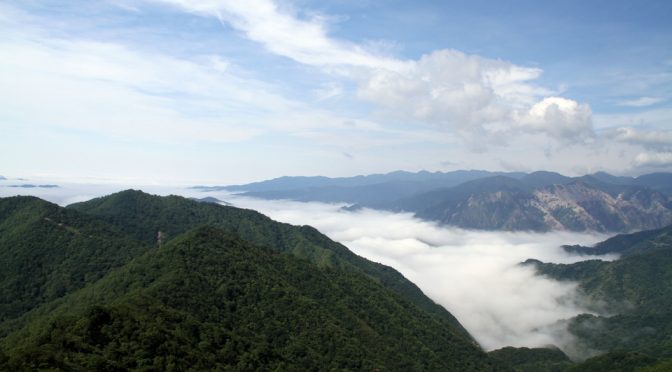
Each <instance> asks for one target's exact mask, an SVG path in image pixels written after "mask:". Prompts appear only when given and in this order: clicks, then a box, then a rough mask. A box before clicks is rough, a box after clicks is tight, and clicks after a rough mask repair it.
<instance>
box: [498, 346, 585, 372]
mask: <svg viewBox="0 0 672 372" xmlns="http://www.w3.org/2000/svg"><path fill="white" fill-rule="evenodd" d="M488 354H489V355H490V357H492V358H493V359H495V360H496V361H498V362H500V363H502V364H504V365H507V366H509V367H511V368H512V369H513V370H515V371H517V372H560V371H564V370H566V369H567V368H569V367H571V366H572V365H573V363H572V361H570V360H569V358H568V357H567V355H565V353H563V352H562V350H560V349H557V348H551V347H549V348H527V347H521V348H515V347H510V346H508V347H504V348H501V349H498V350H493V351H491V352H489V353H488Z"/></svg>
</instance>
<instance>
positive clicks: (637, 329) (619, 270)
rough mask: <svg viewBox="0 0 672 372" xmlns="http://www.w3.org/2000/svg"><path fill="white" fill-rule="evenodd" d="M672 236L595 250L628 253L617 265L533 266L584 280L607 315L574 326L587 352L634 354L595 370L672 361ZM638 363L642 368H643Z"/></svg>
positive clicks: (584, 288)
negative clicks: (648, 361) (608, 366)
mask: <svg viewBox="0 0 672 372" xmlns="http://www.w3.org/2000/svg"><path fill="white" fill-rule="evenodd" d="M671 232H672V228H670V227H667V228H663V229H659V230H654V231H651V232H642V233H636V234H631V235H624V236H618V237H615V238H612V239H609V240H607V241H605V242H603V243H601V244H598V245H597V247H596V248H593V249H596V250H598V251H602V252H620V253H622V257H621V258H620V259H618V260H616V261H612V262H604V261H598V260H590V261H584V262H579V263H575V264H570V265H559V264H542V263H540V262H538V261H528V262H527V263H528V264H535V265H536V266H537V269H538V271H539V272H541V273H543V274H545V275H548V276H550V277H552V278H556V279H560V280H573V281H578V282H579V283H580V286H579V289H580V291H581V292H582V293H583V294H584V295H585V297H586V298H587V299H588V300H589V305H591V306H592V307H593V310H594V311H596V312H597V313H600V314H604V315H601V316H598V315H590V314H583V315H580V316H578V317H575V318H573V319H572V320H571V321H570V322H569V330H570V331H571V332H572V333H573V334H574V335H575V336H576V337H577V338H578V341H579V343H580V345H582V347H583V348H585V349H588V350H594V351H602V352H605V351H614V352H616V351H618V350H627V351H628V353H626V352H621V353H620V354H619V353H615V354H614V353H609V354H607V355H606V356H603V357H602V358H601V359H595V360H593V361H592V362H591V363H593V364H594V365H595V366H596V367H595V368H598V367H597V366H598V365H602V364H604V365H608V364H609V363H616V364H614V365H618V363H625V364H627V365H628V366H630V365H637V366H644V364H643V362H642V361H643V360H644V359H646V358H649V359H651V360H652V361H653V362H655V361H659V362H661V363H664V361H665V360H666V359H669V358H672V238H671ZM573 249H576V247H574V248H573ZM641 355H644V356H645V357H646V358H643V357H641ZM638 361H639V362H642V363H640V364H637V363H639V362H638ZM653 362H652V363H650V364H653ZM593 364H590V365H593ZM625 364H624V365H625ZM577 368H578V367H577ZM586 368H588V367H586ZM599 368H602V367H599ZM604 368H605V369H603V370H607V369H606V368H607V367H604ZM619 368H620V367H619ZM623 368H625V367H623ZM627 368H630V367H627ZM585 370H589V369H585Z"/></svg>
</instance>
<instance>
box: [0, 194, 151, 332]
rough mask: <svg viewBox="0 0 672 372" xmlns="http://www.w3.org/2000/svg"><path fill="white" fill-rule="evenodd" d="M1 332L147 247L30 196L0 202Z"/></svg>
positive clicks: (96, 221) (102, 224)
mask: <svg viewBox="0 0 672 372" xmlns="http://www.w3.org/2000/svg"><path fill="white" fill-rule="evenodd" d="M0 248H1V249H0V261H2V263H3V268H2V270H0V299H1V301H0V336H2V335H3V333H2V328H3V326H6V325H8V324H10V323H12V322H14V321H16V320H17V319H18V318H19V317H20V316H21V315H23V314H25V313H27V312H29V311H31V310H32V309H34V308H36V307H38V306H40V305H43V304H45V303H48V302H51V301H54V300H57V299H59V298H61V297H63V296H64V295H65V294H67V293H70V292H73V291H76V290H77V289H80V288H82V287H84V286H85V285H87V284H89V283H92V282H94V281H96V280H98V279H100V278H101V277H103V276H104V275H105V274H107V273H108V272H109V271H110V270H112V269H114V268H116V267H120V266H122V265H124V264H126V263H128V262H129V261H130V260H131V259H132V258H133V257H135V256H137V255H139V254H142V253H143V252H145V251H146V250H147V249H148V248H149V247H148V245H146V244H143V243H140V242H138V241H137V240H136V239H133V238H131V237H129V236H127V235H126V234H124V233H123V232H122V231H121V230H120V229H119V228H117V227H115V226H114V225H111V224H109V223H106V222H105V221H101V220H100V219H98V218H94V217H91V216H87V215H84V214H81V213H77V212H76V211H73V210H69V209H65V208H61V207H59V206H57V205H56V204H52V203H49V202H46V201H44V200H41V199H38V198H35V197H30V196H16V197H11V198H0Z"/></svg>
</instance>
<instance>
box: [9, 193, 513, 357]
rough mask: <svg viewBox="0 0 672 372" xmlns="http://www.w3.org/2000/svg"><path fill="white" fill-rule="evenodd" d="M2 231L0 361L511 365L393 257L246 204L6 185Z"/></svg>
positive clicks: (141, 194) (142, 194)
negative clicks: (88, 197)
mask: <svg viewBox="0 0 672 372" xmlns="http://www.w3.org/2000/svg"><path fill="white" fill-rule="evenodd" d="M158 231H162V232H164V233H165V235H166V236H167V239H166V241H165V242H164V243H163V244H162V245H161V246H157V242H156V235H157V232H158ZM0 233H1V234H0V236H2V240H0V255H1V257H2V259H3V262H6V263H7V268H8V270H6V271H3V277H2V282H1V283H0V284H1V285H2V288H3V292H2V301H1V302H2V303H3V304H8V305H7V306H5V307H3V308H2V323H0V330H1V331H2V333H1V335H2V338H1V340H0V347H1V350H2V351H1V352H0V369H2V370H9V369H15V370H31V369H41V368H57V369H66V370H125V369H146V370H171V369H172V370H184V369H188V368H193V369H195V370H204V369H227V368H234V369H243V370H249V369H258V368H264V369H280V370H284V369H300V370H306V369H367V370H372V369H379V370H383V369H385V370H387V369H390V370H418V369H420V370H496V369H500V370H501V369H502V368H504V370H505V369H506V367H501V366H499V365H498V364H497V363H496V362H494V361H493V360H492V359H491V358H490V357H488V355H487V354H485V353H484V352H483V351H482V350H481V349H480V348H479V347H478V345H476V344H475V342H474V341H473V340H472V339H471V337H470V336H469V335H468V334H467V333H466V331H464V329H463V328H462V327H461V326H460V325H459V323H458V322H457V321H456V320H455V319H454V318H453V317H452V315H450V314H449V313H448V312H447V311H445V310H444V309H443V308H441V307H440V306H438V305H436V304H434V303H433V302H432V301H431V300H429V299H428V298H427V297H425V296H424V294H422V292H421V291H420V290H419V289H418V288H417V287H415V286H414V285H413V284H412V283H410V282H408V281H407V280H406V279H405V278H404V277H403V276H401V275H400V274H399V273H398V272H396V271H395V270H393V269H391V268H389V267H385V266H382V265H379V264H375V263H372V262H370V261H367V260H365V259H363V258H361V257H358V256H356V255H354V254H352V253H351V252H350V251H348V250H347V249H346V248H345V247H343V246H341V245H340V244H337V243H334V242H332V241H331V240H329V239H328V238H326V237H324V236H323V235H321V234H319V233H318V232H317V231H316V230H314V229H312V228H309V227H295V226H290V225H286V224H280V223H277V222H274V221H272V220H270V219H268V218H266V217H265V216H263V215H260V214H258V213H256V212H253V211H247V210H241V209H236V208H232V207H225V206H219V205H214V204H207V203H198V202H195V201H190V200H188V199H184V198H181V197H157V196H151V195H148V194H144V193H142V192H139V191H126V192H121V193H118V194H114V195H111V196H108V197H105V198H100V199H95V200H93V201H91V202H87V203H83V204H78V205H74V206H72V207H71V208H65V209H64V208H60V207H58V206H56V205H53V204H50V203H47V202H44V201H42V200H39V199H36V198H30V197H14V198H4V199H0ZM20 283H23V284H20Z"/></svg>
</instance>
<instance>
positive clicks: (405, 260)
mask: <svg viewBox="0 0 672 372" xmlns="http://www.w3.org/2000/svg"><path fill="white" fill-rule="evenodd" d="M213 195H215V194H213ZM216 196H218V197H219V198H221V199H224V200H227V201H228V202H233V204H234V205H236V206H240V207H246V208H251V209H256V210H259V211H260V212H262V213H265V214H267V215H268V216H270V217H271V218H273V219H276V220H279V221H283V222H288V223H292V224H298V225H303V224H307V225H311V226H314V227H316V228H317V229H318V230H320V231H321V232H323V233H325V234H326V235H328V236H329V237H330V238H332V239H334V240H336V241H338V242H341V243H343V244H344V245H346V246H347V247H348V248H350V249H351V250H352V251H354V252H355V253H357V254H359V255H362V256H364V257H366V258H368V259H370V260H373V261H377V262H381V263H383V264H386V265H389V266H392V267H394V268H396V269H397V270H399V271H400V272H401V273H402V274H404V276H406V277H407V278H408V279H410V280H411V281H413V282H414V283H416V284H417V285H418V286H419V287H420V288H421V289H422V290H423V291H424V292H425V293H426V294H427V295H428V296H429V297H430V298H432V299H433V300H435V301H436V302H438V303H439V304H441V305H443V306H444V307H445V308H446V309H448V310H449V311H450V312H451V313H453V314H454V315H455V316H456V317H457V318H458V320H459V321H460V322H461V323H462V324H463V325H464V326H465V327H466V328H467V330H468V331H469V332H470V333H471V334H472V335H474V337H475V338H476V340H477V341H478V342H479V343H480V344H481V345H483V347H484V348H486V349H488V350H492V349H497V348H500V347H503V346H507V345H512V346H528V347H533V346H545V345H549V344H555V345H557V346H560V347H563V348H564V349H565V350H568V351H569V352H572V351H573V350H572V349H571V348H572V346H573V344H572V338H571V336H570V335H569V334H568V332H567V331H566V330H565V329H563V327H562V326H561V325H559V324H558V323H557V322H558V321H559V320H562V319H567V318H571V317H572V316H575V315H577V314H580V313H583V312H588V311H587V310H586V308H585V307H584V305H585V303H582V299H581V298H579V297H578V295H577V292H576V285H575V284H573V283H564V282H563V283H561V282H557V281H554V280H550V279H547V278H544V277H540V276H537V275H536V274H535V272H534V269H532V268H530V267H522V266H519V265H518V263H520V262H522V261H524V260H526V259H528V258H536V259H539V260H542V261H547V262H557V263H571V262H577V261H581V260H583V259H584V258H583V257H581V256H577V255H570V254H567V253H566V252H564V251H563V250H562V249H561V248H560V245H562V244H592V243H595V242H597V241H600V240H602V239H604V238H605V236H599V235H590V234H576V233H567V232H554V233H546V234H537V233H521V232H516V233H510V232H484V231H469V230H462V229H456V228H447V227H439V226H437V225H435V224H433V223H429V222H425V221H421V220H418V219H416V218H414V217H412V216H411V215H409V214H394V213H387V212H380V211H374V210H366V209H365V210H362V211H358V212H348V211H343V210H341V209H340V206H338V205H329V204H320V203H299V202H289V201H264V200H258V199H250V198H240V197H235V196H231V195H228V196H227V195H216ZM613 258H614V257H605V259H613Z"/></svg>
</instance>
